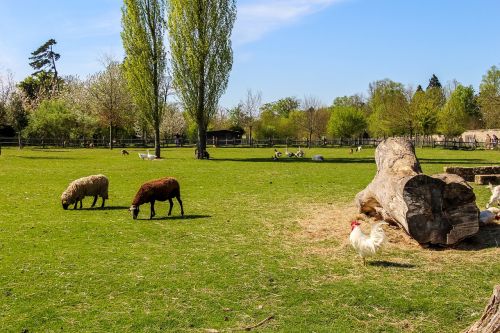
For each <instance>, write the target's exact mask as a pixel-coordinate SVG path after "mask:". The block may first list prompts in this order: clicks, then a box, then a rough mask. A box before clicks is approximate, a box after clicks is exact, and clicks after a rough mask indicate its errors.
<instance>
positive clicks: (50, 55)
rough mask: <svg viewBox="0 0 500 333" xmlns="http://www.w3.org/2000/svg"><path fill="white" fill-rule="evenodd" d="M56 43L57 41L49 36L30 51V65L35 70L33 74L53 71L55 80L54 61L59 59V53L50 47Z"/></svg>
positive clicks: (55, 69)
mask: <svg viewBox="0 0 500 333" xmlns="http://www.w3.org/2000/svg"><path fill="white" fill-rule="evenodd" d="M56 44H57V42H56V41H55V40H54V39H52V38H51V39H49V40H48V41H46V42H45V43H44V44H43V45H41V46H40V47H39V48H38V49H36V50H35V51H33V52H32V53H31V57H30V58H29V59H30V60H31V62H30V66H31V67H33V69H34V70H35V72H34V73H33V75H37V74H38V73H41V72H49V73H53V74H54V78H55V79H56V80H57V68H56V61H57V60H59V58H60V57H61V55H60V54H59V53H56V52H54V50H53V48H52V47H53V46H54V45H56Z"/></svg>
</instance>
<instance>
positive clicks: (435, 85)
mask: <svg viewBox="0 0 500 333" xmlns="http://www.w3.org/2000/svg"><path fill="white" fill-rule="evenodd" d="M432 88H442V86H441V82H439V79H438V77H437V76H436V74H432V77H431V78H430V79H429V84H428V85H427V89H432Z"/></svg>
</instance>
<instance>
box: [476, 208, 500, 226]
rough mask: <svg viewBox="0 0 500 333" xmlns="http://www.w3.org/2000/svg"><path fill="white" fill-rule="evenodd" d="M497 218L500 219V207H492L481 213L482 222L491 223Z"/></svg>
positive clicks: (480, 220)
mask: <svg viewBox="0 0 500 333" xmlns="http://www.w3.org/2000/svg"><path fill="white" fill-rule="evenodd" d="M495 220H500V208H496V207H490V208H488V209H486V210H483V211H482V212H480V213H479V223H480V224H490V223H493V222H495Z"/></svg>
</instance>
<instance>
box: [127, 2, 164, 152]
mask: <svg viewBox="0 0 500 333" xmlns="http://www.w3.org/2000/svg"><path fill="white" fill-rule="evenodd" d="M165 13H166V0H124V6H123V7H122V26H123V31H122V33H121V37H122V42H123V48H124V50H125V62H124V71H125V76H126V78H127V81H128V85H129V88H130V92H131V95H132V98H133V100H134V102H135V105H136V106H137V107H138V109H139V110H140V111H141V113H142V115H143V117H144V119H145V120H146V121H147V122H148V123H149V124H150V125H151V126H152V127H153V129H154V139H155V155H156V156H157V157H160V125H161V122H162V120H163V115H162V113H163V111H164V110H165V108H164V103H165V100H166V96H167V95H168V84H167V82H168V80H167V77H166V75H165V72H166V67H167V63H166V52H165V47H164V42H163V39H164V37H165V32H166V24H165Z"/></svg>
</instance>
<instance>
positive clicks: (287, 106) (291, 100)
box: [260, 97, 300, 118]
mask: <svg viewBox="0 0 500 333" xmlns="http://www.w3.org/2000/svg"><path fill="white" fill-rule="evenodd" d="M299 106H300V101H299V100H298V99H297V98H296V97H286V98H282V99H279V100H277V101H275V102H270V103H266V104H264V105H262V107H261V108H260V109H261V112H265V111H269V112H272V113H274V114H275V115H277V116H279V117H284V118H288V116H289V115H290V112H292V111H294V110H298V109H299Z"/></svg>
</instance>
